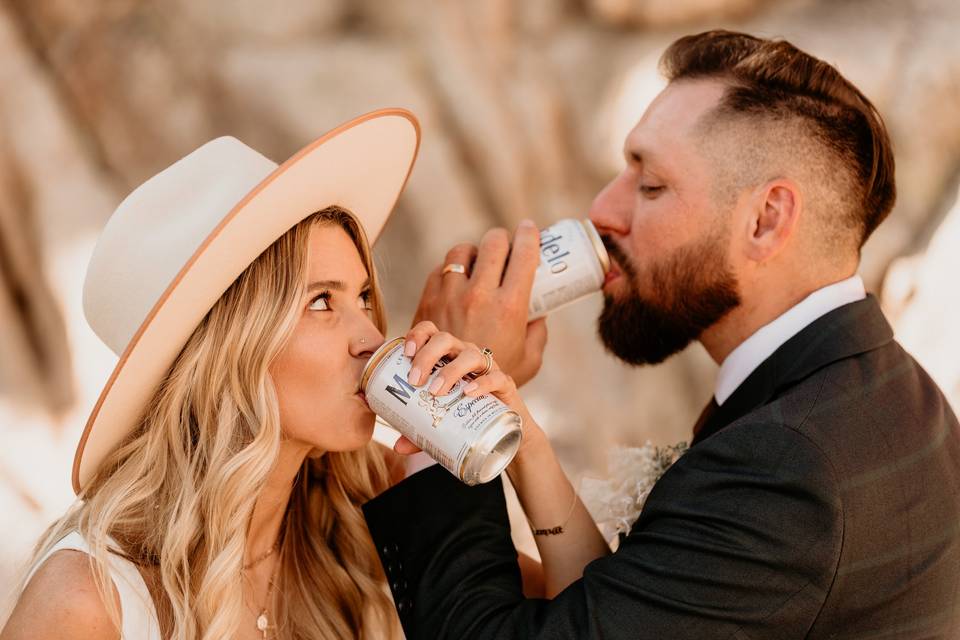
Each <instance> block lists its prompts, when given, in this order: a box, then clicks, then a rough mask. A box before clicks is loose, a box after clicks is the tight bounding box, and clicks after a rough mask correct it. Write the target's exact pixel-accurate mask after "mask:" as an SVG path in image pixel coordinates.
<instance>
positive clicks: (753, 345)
mask: <svg viewBox="0 0 960 640" xmlns="http://www.w3.org/2000/svg"><path fill="white" fill-rule="evenodd" d="M866 295H867V294H866V290H865V289H864V286H863V279H862V278H861V277H860V276H859V275H858V274H854V275H853V276H851V277H849V278H847V279H846V280H841V281H840V282H835V283H833V284H830V285H827V286H826V287H823V288H821V289H817V290H816V291H814V292H813V293H811V294H810V295H808V296H807V297H806V298H804V299H803V300H801V301H800V302H798V303H797V304H796V305H794V306H793V307H791V308H790V309H788V310H787V311H786V312H784V313H783V314H781V315H780V316H779V317H777V318H776V319H775V320H773V321H772V322H770V323H768V324H765V325H764V326H762V327H760V328H759V329H757V331H756V332H755V333H754V334H753V335H751V336H750V337H749V338H747V339H746V340H744V341H743V342H741V343H740V344H739V345H738V346H737V348H736V349H734V350H733V351H731V352H730V355H728V356H727V357H726V358H725V359H724V361H723V363H722V364H721V365H720V372H719V373H718V374H717V386H716V390H715V391H714V393H713V395H714V398H715V399H716V401H717V404H718V405H722V404H723V403H724V402H725V401H726V400H727V398H729V397H730V396H731V394H733V392H734V391H736V390H737V387H739V386H740V384H741V383H742V382H743V381H744V380H746V379H747V376H749V375H750V374H751V373H753V371H754V369H756V368H757V367H758V366H760V363H762V362H763V361H764V360H766V359H767V358H769V357H770V356H771V355H773V352H774V351H776V350H777V349H778V348H779V347H780V346H781V345H782V344H783V343H785V342H786V341H787V340H789V339H790V338H792V337H793V336H795V335H796V334H797V333H799V332H800V331H801V330H802V329H803V328H804V327H806V326H807V325H808V324H810V323H811V322H813V321H814V320H816V319H817V318H819V317H820V316H822V315H824V314H826V313H829V312H831V311H833V310H834V309H836V308H837V307H842V306H843V305H845V304H849V303H851V302H856V301H858V300H863V299H864V298H865V297H866Z"/></svg>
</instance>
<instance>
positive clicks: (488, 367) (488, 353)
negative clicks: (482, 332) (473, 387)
mask: <svg viewBox="0 0 960 640" xmlns="http://www.w3.org/2000/svg"><path fill="white" fill-rule="evenodd" d="M480 355H482V356H483V359H484V360H485V363H484V366H483V370H482V371H480V373H478V374H477V375H478V376H485V375H487V374H488V373H490V372H491V371H492V370H493V350H491V349H490V348H489V347H484V348H483V349H481V350H480Z"/></svg>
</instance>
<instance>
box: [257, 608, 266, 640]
mask: <svg viewBox="0 0 960 640" xmlns="http://www.w3.org/2000/svg"><path fill="white" fill-rule="evenodd" d="M267 623H268V620H267V614H266V613H261V614H260V615H259V616H258V617H257V629H259V630H260V631H263V637H264V638H266V637H267Z"/></svg>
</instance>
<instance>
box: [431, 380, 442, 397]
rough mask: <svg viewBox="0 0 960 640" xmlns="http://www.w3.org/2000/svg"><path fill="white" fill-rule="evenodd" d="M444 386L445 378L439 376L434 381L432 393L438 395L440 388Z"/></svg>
mask: <svg viewBox="0 0 960 640" xmlns="http://www.w3.org/2000/svg"><path fill="white" fill-rule="evenodd" d="M442 386H443V378H441V377H440V376H437V377H436V378H434V379H433V382H432V383H431V384H430V393H432V394H436V393H437V391H440V387H442Z"/></svg>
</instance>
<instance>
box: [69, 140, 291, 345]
mask: <svg viewBox="0 0 960 640" xmlns="http://www.w3.org/2000/svg"><path fill="white" fill-rule="evenodd" d="M276 168H277V164H276V163H275V162H273V161H272V160H270V159H268V158H266V157H264V156H263V155H261V154H260V153H258V152H257V151H255V150H254V149H251V148H250V147H248V146H247V145H245V144H243V143H242V142H240V141H239V140H237V139H236V138H232V137H229V136H225V137H221V138H216V139H214V140H211V141H210V142H208V143H206V144H204V145H203V146H201V147H200V148H198V149H196V150H195V151H193V152H192V153H190V154H189V155H187V156H186V157H184V158H182V159H181V160H179V161H177V162H176V163H174V164H173V165H171V166H169V167H168V168H166V169H164V170H163V171H161V172H160V173H158V174H157V175H155V176H153V177H152V178H150V179H149V180H147V181H146V182H144V183H143V184H142V185H140V186H139V187H137V188H136V189H135V190H134V191H133V192H131V193H130V195H128V196H127V197H126V198H125V199H124V200H123V202H121V203H120V205H119V206H118V207H117V209H116V210H115V211H114V212H113V215H111V216H110V219H109V220H108V221H107V224H106V226H105V227H104V228H103V231H102V232H101V234H100V237H99V238H98V240H97V244H96V247H95V248H94V250H93V255H92V257H91V258H90V264H89V267H88V268H87V275H86V279H85V280H84V283H83V311H84V315H85V316H86V318H87V322H88V323H89V324H90V326H91V328H93V330H94V332H95V333H96V334H97V335H98V336H99V337H100V339H101V340H103V341H104V343H106V345H107V346H108V347H110V349H111V350H112V351H113V352H114V353H115V354H117V355H118V356H120V355H121V354H122V353H123V351H124V350H125V349H126V347H127V345H128V344H129V343H130V341H131V340H132V338H133V336H134V334H135V333H136V331H137V330H138V329H139V327H140V326H141V325H142V324H143V321H144V320H145V319H146V318H147V316H148V315H149V314H150V312H151V310H152V309H153V308H154V306H155V305H156V304H157V302H158V301H159V300H160V298H161V296H163V294H164V292H165V291H166V290H167V288H168V287H169V286H170V284H171V283H172V282H173V281H174V280H175V279H176V277H177V275H178V274H179V273H180V271H181V270H182V269H183V268H184V266H186V265H187V263H188V262H189V261H190V259H191V258H192V257H193V255H194V254H195V253H196V251H197V249H198V248H200V246H201V245H202V244H203V242H204V241H205V240H206V239H207V237H208V236H210V234H211V232H212V231H213V230H214V229H215V228H216V227H217V225H218V224H220V223H221V222H222V221H223V220H224V218H225V217H226V216H227V214H228V213H230V211H231V210H232V209H233V208H234V207H235V206H236V205H237V204H238V203H239V202H240V201H241V200H242V199H243V198H244V197H245V196H246V195H247V194H248V193H249V192H250V191H251V189H253V188H254V187H255V186H256V185H257V184H259V183H260V182H261V181H262V180H263V179H264V178H266V177H267V176H268V175H270V173H271V172H273V171H274V170H275V169H276Z"/></svg>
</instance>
